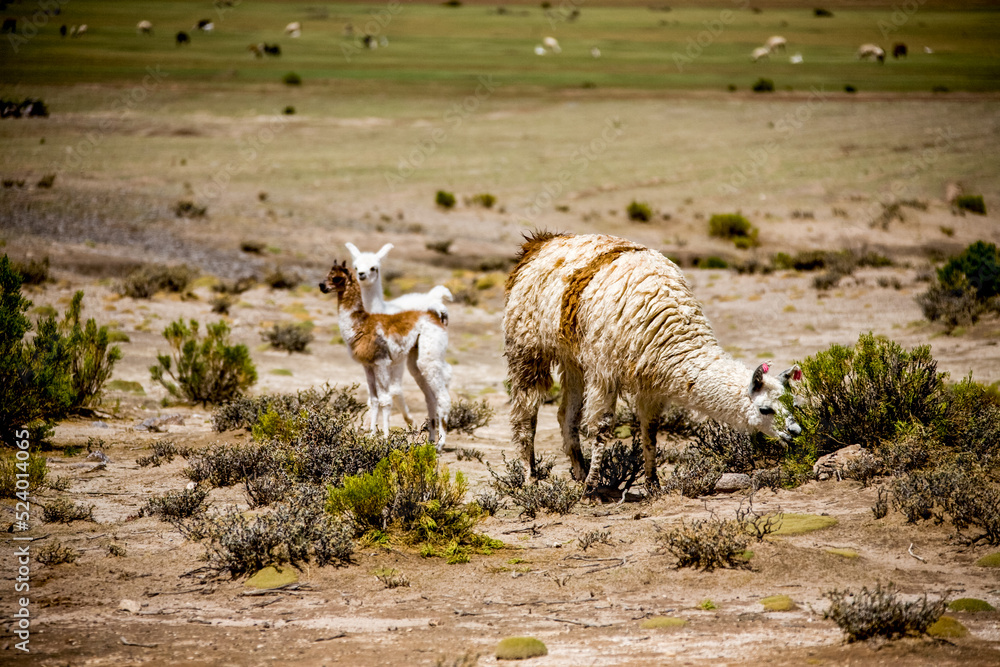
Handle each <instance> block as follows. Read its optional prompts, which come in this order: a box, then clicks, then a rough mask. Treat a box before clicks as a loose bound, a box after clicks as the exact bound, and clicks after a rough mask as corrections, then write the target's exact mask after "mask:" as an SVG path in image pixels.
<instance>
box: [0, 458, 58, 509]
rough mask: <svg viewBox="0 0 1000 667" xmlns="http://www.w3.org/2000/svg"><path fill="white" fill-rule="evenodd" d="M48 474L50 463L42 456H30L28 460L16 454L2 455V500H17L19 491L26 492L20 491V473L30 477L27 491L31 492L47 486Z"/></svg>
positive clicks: (0, 473)
mask: <svg viewBox="0 0 1000 667" xmlns="http://www.w3.org/2000/svg"><path fill="white" fill-rule="evenodd" d="M48 472H49V467H48V461H47V460H46V459H45V457H44V456H42V455H41V454H29V455H28V457H27V460H24V459H19V458H17V456H15V454H14V452H10V453H6V452H4V453H2V454H0V498H16V497H17V492H18V491H19V490H21V491H24V490H25V489H23V488H21V489H18V485H17V480H18V474H19V473H20V474H27V475H28V477H27V481H28V488H27V489H26V490H27V491H29V492H31V491H35V490H37V489H39V488H41V486H42V485H43V484H45V478H46V476H47V475H48ZM21 479H24V478H21ZM22 487H23V484H22Z"/></svg>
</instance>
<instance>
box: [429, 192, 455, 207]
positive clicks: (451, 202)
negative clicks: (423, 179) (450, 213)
mask: <svg viewBox="0 0 1000 667" xmlns="http://www.w3.org/2000/svg"><path fill="white" fill-rule="evenodd" d="M434 203H435V204H437V205H438V206H440V207H441V208H444V209H449V208H453V207H454V206H455V195H454V194H453V193H451V192H448V191H447V190H438V191H437V194H436V195H434Z"/></svg>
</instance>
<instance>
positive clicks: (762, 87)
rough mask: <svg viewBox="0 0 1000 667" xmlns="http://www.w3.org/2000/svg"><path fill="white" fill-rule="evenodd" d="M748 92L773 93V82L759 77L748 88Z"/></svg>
mask: <svg viewBox="0 0 1000 667" xmlns="http://www.w3.org/2000/svg"><path fill="white" fill-rule="evenodd" d="M750 90H752V91H753V92H755V93H773V92H774V81H772V80H771V79H765V78H764V77H761V78H759V79H757V80H756V81H754V83H753V85H752V86H750Z"/></svg>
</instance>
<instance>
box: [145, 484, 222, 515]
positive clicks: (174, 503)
mask: <svg viewBox="0 0 1000 667" xmlns="http://www.w3.org/2000/svg"><path fill="white" fill-rule="evenodd" d="M206 498H208V489H203V488H200V487H195V488H193V489H182V490H179V491H167V492H166V493H164V494H163V495H160V496H153V497H151V498H150V499H149V500H147V501H146V504H145V505H143V506H142V508H140V509H139V516H155V517H159V518H160V519H162V520H164V521H172V520H175V519H187V518H189V517H192V516H195V515H196V514H200V513H202V512H205V511H206V510H207V509H208V504H206V503H205V499H206Z"/></svg>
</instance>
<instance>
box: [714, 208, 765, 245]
mask: <svg viewBox="0 0 1000 667" xmlns="http://www.w3.org/2000/svg"><path fill="white" fill-rule="evenodd" d="M759 234H760V230H758V229H757V228H756V227H754V226H753V225H751V224H750V221H749V220H747V219H746V218H744V217H743V215H741V214H740V213H717V214H715V215H713V216H712V217H711V218H709V220H708V235H709V236H714V237H716V238H720V239H729V240H731V241H732V242H733V244H734V245H735V246H736V247H737V248H740V249H746V248H753V247H755V246H758V245H760V242H759V241H758V240H757V236H758V235H759Z"/></svg>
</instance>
